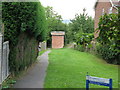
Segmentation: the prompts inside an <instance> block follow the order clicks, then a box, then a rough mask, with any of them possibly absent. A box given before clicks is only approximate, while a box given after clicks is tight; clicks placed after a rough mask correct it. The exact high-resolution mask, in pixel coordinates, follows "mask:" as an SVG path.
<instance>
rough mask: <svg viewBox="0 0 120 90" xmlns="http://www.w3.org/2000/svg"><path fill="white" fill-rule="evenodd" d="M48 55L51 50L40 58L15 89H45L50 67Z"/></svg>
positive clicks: (17, 83)
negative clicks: (47, 72)
mask: <svg viewBox="0 0 120 90" xmlns="http://www.w3.org/2000/svg"><path fill="white" fill-rule="evenodd" d="M48 53H50V50H49V51H46V52H45V53H43V54H42V55H41V56H39V57H38V62H37V63H36V64H35V65H34V66H33V67H32V68H30V69H29V70H28V72H27V73H26V74H25V75H24V76H23V77H22V78H20V79H19V80H18V81H17V82H16V84H15V85H14V88H43V85H44V79H45V76H46V70H47V66H48Z"/></svg>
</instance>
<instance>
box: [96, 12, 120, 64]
mask: <svg viewBox="0 0 120 90" xmlns="http://www.w3.org/2000/svg"><path fill="white" fill-rule="evenodd" d="M118 22H119V19H118V14H109V15H107V14H105V15H104V16H102V17H101V18H100V22H99V28H98V29H99V30H100V34H99V37H98V39H97V40H98V42H99V43H100V47H99V48H97V49H98V53H99V54H100V55H101V56H102V57H103V59H105V60H107V62H109V63H114V62H117V64H120V49H119V48H120V43H119V42H120V34H119V32H120V31H119V23H118Z"/></svg>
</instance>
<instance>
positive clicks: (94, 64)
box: [44, 49, 118, 88]
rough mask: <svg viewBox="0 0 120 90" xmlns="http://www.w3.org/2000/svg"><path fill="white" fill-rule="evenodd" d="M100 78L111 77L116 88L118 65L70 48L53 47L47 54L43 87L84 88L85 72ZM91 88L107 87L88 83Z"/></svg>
mask: <svg viewBox="0 0 120 90" xmlns="http://www.w3.org/2000/svg"><path fill="white" fill-rule="evenodd" d="M87 72H89V75H91V76H95V77H101V78H112V79H113V88H118V66H117V65H111V64H107V63H106V62H105V61H104V60H102V59H100V58H98V57H96V56H95V55H91V54H89V53H85V52H79V51H76V50H72V49H55V50H52V52H51V53H50V54H49V66H48V70H47V75H46V78H45V84H44V87H45V88H85V85H86V73H87ZM90 87H91V88H108V87H105V86H98V85H92V84H91V85H90Z"/></svg>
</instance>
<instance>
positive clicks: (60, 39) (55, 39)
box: [51, 31, 65, 48]
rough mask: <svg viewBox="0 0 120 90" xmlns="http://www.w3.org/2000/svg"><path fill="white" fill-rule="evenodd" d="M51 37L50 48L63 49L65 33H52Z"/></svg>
mask: <svg viewBox="0 0 120 90" xmlns="http://www.w3.org/2000/svg"><path fill="white" fill-rule="evenodd" d="M51 35H52V48H63V47H64V35H65V32H63V31H52V32H51Z"/></svg>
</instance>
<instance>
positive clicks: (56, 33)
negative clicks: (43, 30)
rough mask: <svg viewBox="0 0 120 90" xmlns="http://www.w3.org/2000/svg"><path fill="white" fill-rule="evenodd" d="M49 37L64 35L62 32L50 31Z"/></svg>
mask: <svg viewBox="0 0 120 90" xmlns="http://www.w3.org/2000/svg"><path fill="white" fill-rule="evenodd" d="M51 35H65V32H64V31H52V32H51Z"/></svg>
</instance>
